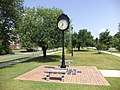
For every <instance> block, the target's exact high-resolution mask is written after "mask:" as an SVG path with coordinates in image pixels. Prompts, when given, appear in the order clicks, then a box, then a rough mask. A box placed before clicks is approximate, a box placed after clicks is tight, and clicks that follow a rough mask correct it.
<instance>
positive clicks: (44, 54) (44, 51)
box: [42, 47, 47, 57]
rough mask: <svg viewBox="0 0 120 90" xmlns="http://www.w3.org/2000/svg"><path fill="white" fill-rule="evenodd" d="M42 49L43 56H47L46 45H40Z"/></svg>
mask: <svg viewBox="0 0 120 90" xmlns="http://www.w3.org/2000/svg"><path fill="white" fill-rule="evenodd" d="M42 51H43V57H47V55H46V51H47V48H46V47H42Z"/></svg>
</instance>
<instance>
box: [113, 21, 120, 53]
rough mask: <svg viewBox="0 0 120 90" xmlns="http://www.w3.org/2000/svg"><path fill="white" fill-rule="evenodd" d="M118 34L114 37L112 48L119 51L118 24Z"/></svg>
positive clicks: (119, 27)
mask: <svg viewBox="0 0 120 90" xmlns="http://www.w3.org/2000/svg"><path fill="white" fill-rule="evenodd" d="M118 30H119V31H118V32H117V33H116V34H115V35H114V41H113V42H114V46H115V48H116V49H117V50H118V51H120V23H119V25H118Z"/></svg>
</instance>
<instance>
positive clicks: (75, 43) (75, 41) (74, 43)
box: [72, 32, 78, 48]
mask: <svg viewBox="0 0 120 90" xmlns="http://www.w3.org/2000/svg"><path fill="white" fill-rule="evenodd" d="M72 37H73V38H72V46H73V48H75V47H76V46H77V40H78V34H77V33H76V32H74V33H73V34H72Z"/></svg>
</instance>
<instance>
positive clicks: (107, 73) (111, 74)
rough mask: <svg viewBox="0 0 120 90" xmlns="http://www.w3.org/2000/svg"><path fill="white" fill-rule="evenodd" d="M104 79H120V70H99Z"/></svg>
mask: <svg viewBox="0 0 120 90" xmlns="http://www.w3.org/2000/svg"><path fill="white" fill-rule="evenodd" d="M99 71H100V72H101V73H102V75H103V76H104V77H119V78H120V70H99Z"/></svg>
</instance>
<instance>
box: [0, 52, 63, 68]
mask: <svg viewBox="0 0 120 90" xmlns="http://www.w3.org/2000/svg"><path fill="white" fill-rule="evenodd" d="M58 52H61V51H55V52H48V53H47V55H51V54H54V53H58ZM42 55H43V54H40V55H39V56H42ZM39 56H32V57H28V58H25V59H20V60H13V61H8V62H3V63H0V68H1V67H5V66H8V65H12V64H16V63H20V62H24V61H28V60H30V59H33V58H37V57H39Z"/></svg>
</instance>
